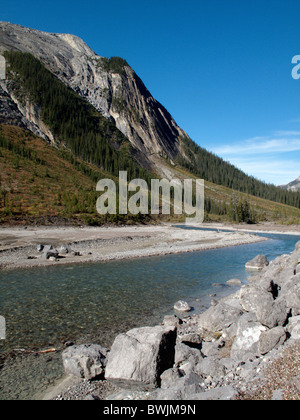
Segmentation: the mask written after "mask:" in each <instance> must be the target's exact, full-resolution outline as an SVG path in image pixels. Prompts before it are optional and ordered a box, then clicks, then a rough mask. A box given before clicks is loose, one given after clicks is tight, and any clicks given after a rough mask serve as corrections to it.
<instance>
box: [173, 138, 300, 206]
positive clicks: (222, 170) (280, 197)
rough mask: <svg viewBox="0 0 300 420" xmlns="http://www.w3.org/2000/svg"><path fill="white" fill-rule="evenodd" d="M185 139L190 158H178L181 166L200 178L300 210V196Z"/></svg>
mask: <svg viewBox="0 0 300 420" xmlns="http://www.w3.org/2000/svg"><path fill="white" fill-rule="evenodd" d="M182 140H183V143H184V146H185V154H186V156H187V157H188V159H186V158H185V157H184V156H182V155H181V156H178V158H177V163H178V164H179V165H180V166H182V167H184V168H186V169H187V170H188V171H189V172H191V173H193V174H194V175H196V176H198V177H199V178H201V179H204V180H206V181H210V182H213V183H215V184H218V185H224V186H225V187H228V188H231V189H233V190H236V191H240V192H244V193H246V194H250V195H254V196H256V197H260V198H264V199H266V200H271V201H275V202H277V203H282V204H287V205H290V206H293V207H296V208H300V193H297V192H293V191H287V190H284V189H282V188H279V187H276V186H275V185H271V184H266V183H264V182H261V181H259V180H257V179H256V178H254V177H251V176H248V175H246V174H245V173H244V172H242V171H241V170H239V169H237V168H236V167H235V166H233V165H231V164H230V163H228V162H226V161H224V160H223V159H222V158H220V157H218V156H216V155H215V154H213V153H210V152H208V151H207V150H205V149H203V148H202V147H200V146H198V145H197V144H196V143H195V142H193V141H192V140H191V139H190V138H187V137H185V138H183V139H182Z"/></svg>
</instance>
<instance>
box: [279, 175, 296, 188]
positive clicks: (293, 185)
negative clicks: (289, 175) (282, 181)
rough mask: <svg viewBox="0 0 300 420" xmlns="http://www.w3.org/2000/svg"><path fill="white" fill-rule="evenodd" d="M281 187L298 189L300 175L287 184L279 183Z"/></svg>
mask: <svg viewBox="0 0 300 420" xmlns="http://www.w3.org/2000/svg"><path fill="white" fill-rule="evenodd" d="M281 188H283V189H285V190H288V191H300V176H299V177H298V178H297V179H295V181H292V182H290V183H289V184H287V185H281Z"/></svg>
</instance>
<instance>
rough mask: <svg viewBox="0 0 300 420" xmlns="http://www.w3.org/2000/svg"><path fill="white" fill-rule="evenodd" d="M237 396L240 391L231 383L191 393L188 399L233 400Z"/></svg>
mask: <svg viewBox="0 0 300 420" xmlns="http://www.w3.org/2000/svg"><path fill="white" fill-rule="evenodd" d="M237 396H238V392H237V391H236V390H235V389H234V388H233V387H232V386H231V385H226V386H222V387H218V388H213V389H210V390H209V391H206V392H199V393H197V394H193V395H190V396H189V398H188V399H190V400H197V401H232V400H234V399H235V398H236V397H237Z"/></svg>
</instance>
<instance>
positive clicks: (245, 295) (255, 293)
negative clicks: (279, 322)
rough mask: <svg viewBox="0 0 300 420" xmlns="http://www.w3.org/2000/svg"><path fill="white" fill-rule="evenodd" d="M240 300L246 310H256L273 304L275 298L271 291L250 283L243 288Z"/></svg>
mask: <svg viewBox="0 0 300 420" xmlns="http://www.w3.org/2000/svg"><path fill="white" fill-rule="evenodd" d="M239 301H240V304H241V306H242V308H243V310H244V311H246V312H256V311H257V310H258V308H260V307H265V306H269V305H272V303H273V301H274V299H273V296H272V294H271V293H269V292H267V291H265V290H263V289H261V288H260V287H257V286H256V285H255V284H250V285H245V286H243V287H242V288H241V290H240V295H239Z"/></svg>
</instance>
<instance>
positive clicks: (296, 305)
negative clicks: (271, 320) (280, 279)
mask: <svg viewBox="0 0 300 420" xmlns="http://www.w3.org/2000/svg"><path fill="white" fill-rule="evenodd" d="M280 293H281V296H282V299H284V300H285V302H286V307H287V310H288V311H290V312H291V313H292V315H293V316H297V315H300V273H299V274H297V275H295V276H292V277H291V278H289V279H288V280H287V281H286V282H285V283H284V284H283V286H282V290H281V292H280Z"/></svg>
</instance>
